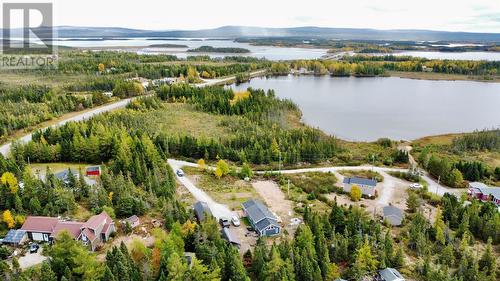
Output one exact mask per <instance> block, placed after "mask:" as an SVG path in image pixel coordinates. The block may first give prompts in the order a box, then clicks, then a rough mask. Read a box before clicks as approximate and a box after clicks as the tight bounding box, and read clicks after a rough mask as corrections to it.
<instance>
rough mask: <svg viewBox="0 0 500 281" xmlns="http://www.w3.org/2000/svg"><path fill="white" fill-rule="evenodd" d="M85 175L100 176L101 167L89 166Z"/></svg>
mask: <svg viewBox="0 0 500 281" xmlns="http://www.w3.org/2000/svg"><path fill="white" fill-rule="evenodd" d="M85 175H86V176H87V177H88V176H100V175H101V166H89V167H87V170H86V173H85Z"/></svg>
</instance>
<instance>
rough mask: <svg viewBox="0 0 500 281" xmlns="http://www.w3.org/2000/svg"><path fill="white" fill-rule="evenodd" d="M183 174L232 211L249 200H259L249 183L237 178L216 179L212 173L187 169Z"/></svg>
mask: <svg viewBox="0 0 500 281" xmlns="http://www.w3.org/2000/svg"><path fill="white" fill-rule="evenodd" d="M184 172H185V173H186V175H187V176H188V177H189V178H190V179H191V180H192V181H193V183H194V184H195V185H196V186H197V187H199V188H201V189H202V190H204V191H205V192H207V193H208V194H209V195H210V196H211V197H212V198H213V199H214V200H215V201H217V202H219V203H222V204H226V205H227V206H229V208H230V209H232V210H240V209H241V204H242V203H243V202H245V201H247V200H249V199H255V198H260V196H259V194H258V193H257V191H256V190H255V189H254V188H253V187H252V184H251V183H249V182H246V181H243V180H241V179H239V178H236V177H233V176H229V175H228V176H225V177H223V178H221V179H218V178H216V177H215V176H214V175H213V173H212V172H209V171H203V170H200V169H198V168H189V167H185V168H184Z"/></svg>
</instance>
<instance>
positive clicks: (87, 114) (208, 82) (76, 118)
mask: <svg viewBox="0 0 500 281" xmlns="http://www.w3.org/2000/svg"><path fill="white" fill-rule="evenodd" d="M265 72H266V70H258V71H254V72H252V73H250V76H251V77H255V76H258V75H261V74H263V73H265ZM234 79H236V76H230V77H226V78H222V79H210V80H208V79H207V80H203V81H204V82H203V83H201V84H197V85H196V86H198V87H207V86H213V85H219V84H221V83H224V82H227V81H231V80H234ZM135 98H137V97H134V98H128V99H123V100H120V101H117V102H114V103H111V104H107V105H104V106H100V107H97V108H94V109H91V110H89V111H86V112H83V113H81V114H78V115H75V116H73V117H71V118H68V119H64V120H61V121H60V122H58V123H57V124H55V125H52V126H51V127H59V126H62V125H64V124H66V123H67V122H71V121H82V120H85V119H89V118H90V117H92V116H94V115H97V114H101V113H103V112H108V111H112V110H115V109H118V108H123V107H125V106H126V105H127V104H129V103H130V101H132V100H133V99H135ZM46 128H47V127H46ZM46 128H43V129H46ZM31 137H32V133H29V134H27V135H24V136H22V137H20V138H18V139H17V141H19V142H21V143H27V142H29V141H30V140H31ZM11 146H12V142H8V143H5V144H3V145H1V146H0V153H1V154H2V155H3V156H7V155H8V154H9V152H10V148H11Z"/></svg>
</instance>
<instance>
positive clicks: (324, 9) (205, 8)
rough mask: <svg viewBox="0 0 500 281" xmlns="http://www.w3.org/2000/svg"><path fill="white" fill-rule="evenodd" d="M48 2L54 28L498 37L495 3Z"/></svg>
mask: <svg viewBox="0 0 500 281" xmlns="http://www.w3.org/2000/svg"><path fill="white" fill-rule="evenodd" d="M4 1H6V0H4ZM12 1H17V0H12ZM53 1H54V2H55V8H56V24H57V25H77V26H106V27H110V26H114V27H131V28H141V29H154V30H167V29H202V28H213V27H219V26H224V25H245V26H264V27H291V26H306V25H307V26H323V27H358V28H376V29H432V30H449V31H472V32H497V33H500V0H416V1H408V0H355V1H346V0H342V1H339V0H307V1H294V0H246V1H238V0H211V1H207V0H203V1H199V0H190V1H171V0H154V1H153V0H134V1H131V0H53ZM9 2H11V1H9ZM27 2H31V1H27Z"/></svg>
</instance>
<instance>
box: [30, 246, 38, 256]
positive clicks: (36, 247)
mask: <svg viewBox="0 0 500 281" xmlns="http://www.w3.org/2000/svg"><path fill="white" fill-rule="evenodd" d="M38 249H40V246H39V245H38V244H36V243H33V244H31V246H30V254H33V253H36V252H38Z"/></svg>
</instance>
